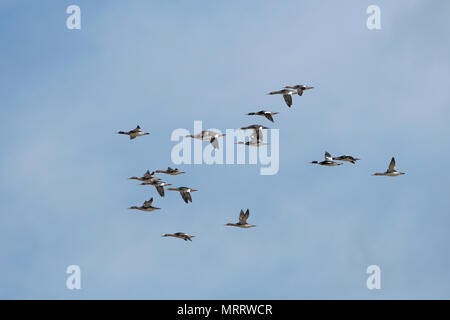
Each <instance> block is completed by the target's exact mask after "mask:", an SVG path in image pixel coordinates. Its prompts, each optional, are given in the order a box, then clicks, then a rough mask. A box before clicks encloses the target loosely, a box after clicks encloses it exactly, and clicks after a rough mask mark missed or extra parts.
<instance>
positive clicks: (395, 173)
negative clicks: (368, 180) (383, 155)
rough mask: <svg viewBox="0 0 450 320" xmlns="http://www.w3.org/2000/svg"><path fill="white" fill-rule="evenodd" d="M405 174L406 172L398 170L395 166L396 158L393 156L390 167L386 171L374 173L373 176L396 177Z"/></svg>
mask: <svg viewBox="0 0 450 320" xmlns="http://www.w3.org/2000/svg"><path fill="white" fill-rule="evenodd" d="M402 174H405V173H404V172H400V171H397V169H396V168H395V158H394V157H392V159H391V162H390V163H389V168H388V169H387V170H386V172H383V173H374V174H373V176H388V177H396V176H400V175H402Z"/></svg>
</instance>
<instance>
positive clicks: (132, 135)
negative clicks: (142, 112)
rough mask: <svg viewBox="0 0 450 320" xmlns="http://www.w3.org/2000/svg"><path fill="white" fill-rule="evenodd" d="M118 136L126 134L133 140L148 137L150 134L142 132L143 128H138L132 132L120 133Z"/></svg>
mask: <svg viewBox="0 0 450 320" xmlns="http://www.w3.org/2000/svg"><path fill="white" fill-rule="evenodd" d="M117 134H126V135H128V136H130V140H133V139H134V138H136V137H140V136H146V135H148V134H150V133H148V132H142V130H141V127H139V126H137V127H136V129H133V130H131V131H119V132H117Z"/></svg>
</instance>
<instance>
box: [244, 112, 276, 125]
mask: <svg viewBox="0 0 450 320" xmlns="http://www.w3.org/2000/svg"><path fill="white" fill-rule="evenodd" d="M276 114H278V112H272V111H266V110H261V111H258V112H250V113H247V115H248V116H263V117H266V118H267V119H268V120H270V121H272V122H274V121H273V117H272V116H274V115H276Z"/></svg>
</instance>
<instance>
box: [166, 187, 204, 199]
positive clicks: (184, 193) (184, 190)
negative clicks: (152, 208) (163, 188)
mask: <svg viewBox="0 0 450 320" xmlns="http://www.w3.org/2000/svg"><path fill="white" fill-rule="evenodd" d="M167 190H170V191H178V192H179V193H180V195H181V198H183V200H184V202H186V203H189V201H190V202H192V197H191V192H195V191H198V190H195V189H192V188H188V187H179V188H168V189H167Z"/></svg>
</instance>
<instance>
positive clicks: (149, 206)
mask: <svg viewBox="0 0 450 320" xmlns="http://www.w3.org/2000/svg"><path fill="white" fill-rule="evenodd" d="M152 202H153V198H151V199H150V200H148V201H144V203H143V204H142V206H140V207H136V206H132V207H129V208H128V209H136V210H141V211H154V210H160V209H161V208H155V207H153V206H152Z"/></svg>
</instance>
